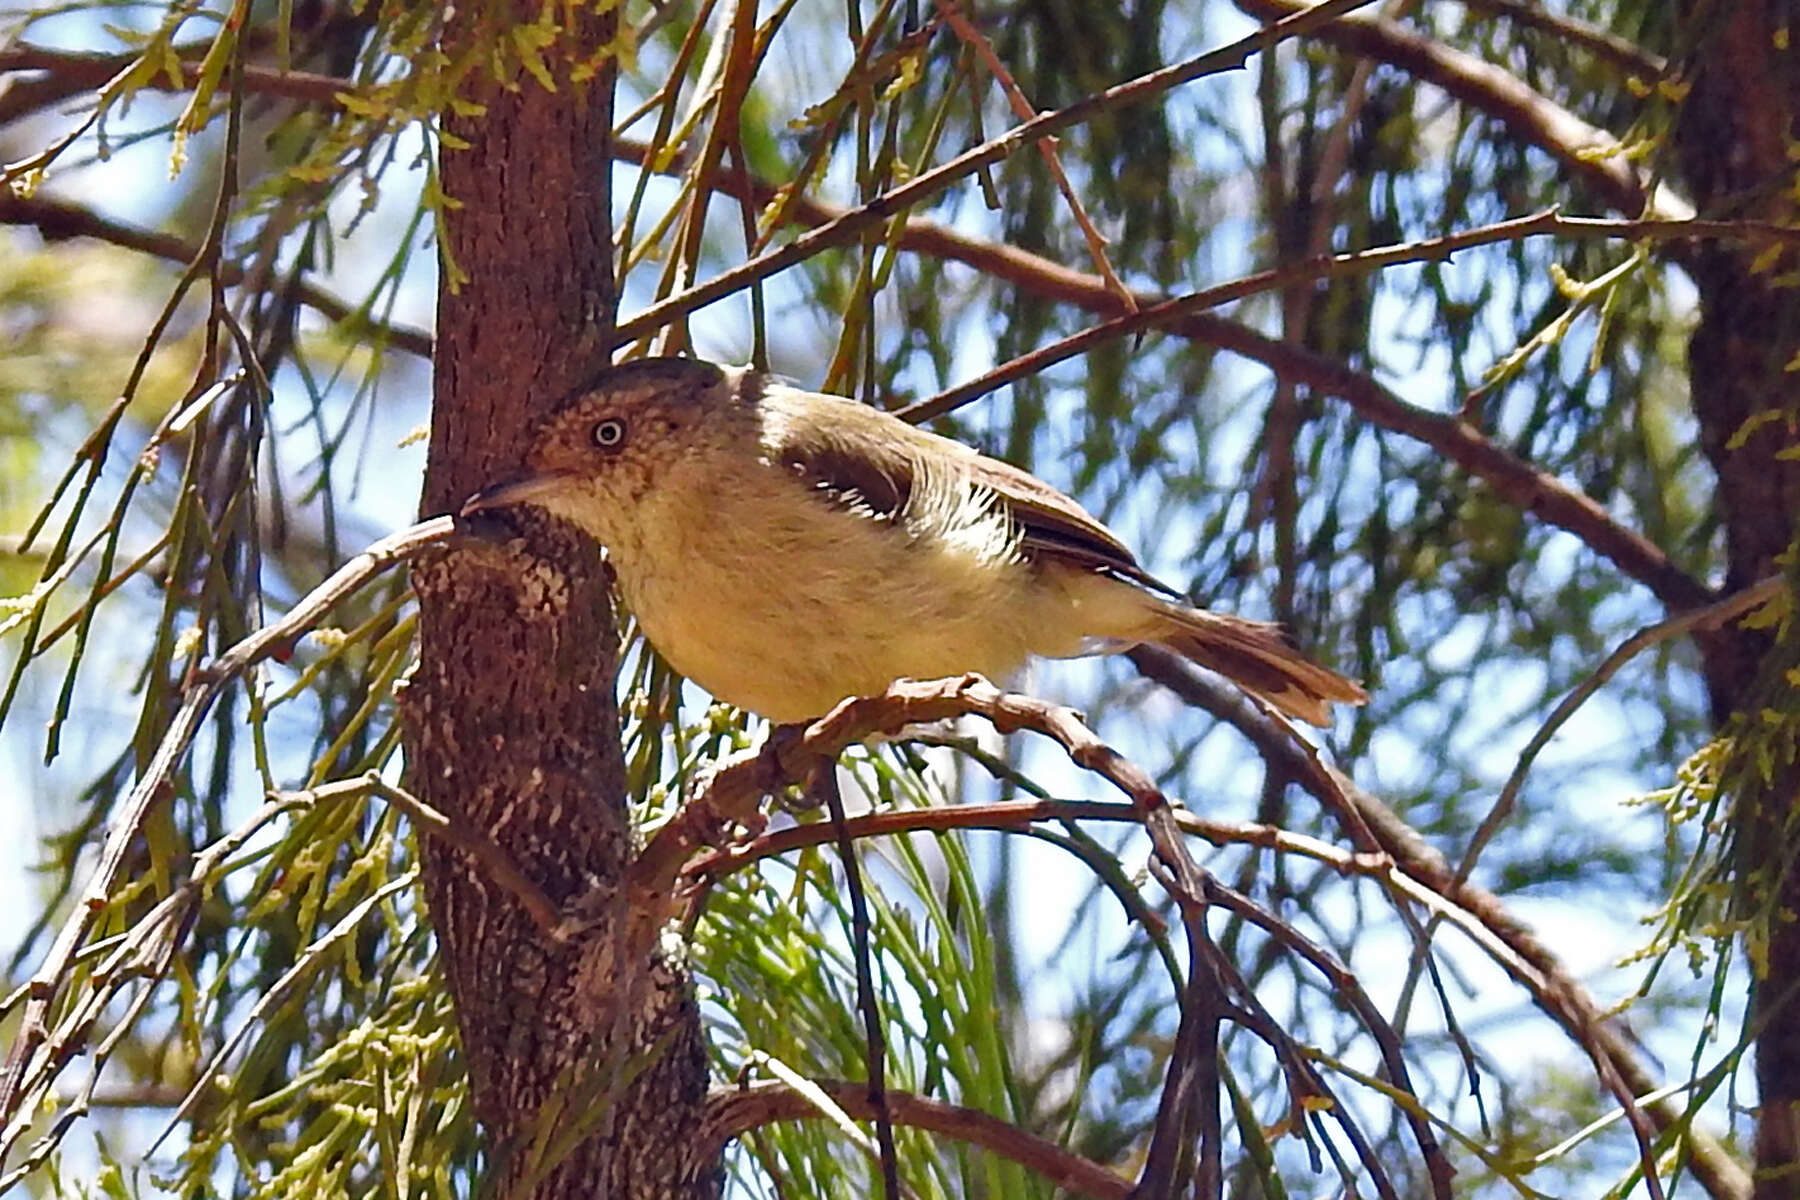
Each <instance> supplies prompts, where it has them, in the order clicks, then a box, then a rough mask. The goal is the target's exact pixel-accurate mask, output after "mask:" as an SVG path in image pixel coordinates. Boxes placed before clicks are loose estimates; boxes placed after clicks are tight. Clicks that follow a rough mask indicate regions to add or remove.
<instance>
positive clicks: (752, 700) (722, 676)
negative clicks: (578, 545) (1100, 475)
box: [613, 466, 1033, 721]
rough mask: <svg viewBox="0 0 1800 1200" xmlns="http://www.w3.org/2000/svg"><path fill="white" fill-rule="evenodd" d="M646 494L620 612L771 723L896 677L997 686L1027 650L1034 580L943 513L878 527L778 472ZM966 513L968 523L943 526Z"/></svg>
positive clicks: (995, 540)
mask: <svg viewBox="0 0 1800 1200" xmlns="http://www.w3.org/2000/svg"><path fill="white" fill-rule="evenodd" d="M694 482H695V485H696V486H694V487H693V488H692V489H691V490H689V491H687V493H686V494H685V495H675V494H671V493H669V492H667V491H665V492H664V494H662V495H661V496H656V497H646V498H645V500H644V502H643V503H642V504H641V505H640V506H638V510H637V511H638V514H639V517H640V518H641V519H640V520H639V521H638V522H637V527H636V528H635V529H634V530H633V534H634V536H632V537H629V538H622V539H619V543H618V544H616V545H615V546H614V547H613V557H614V566H615V569H616V570H617V572H618V576H619V581H620V586H621V590H622V592H623V594H624V598H625V601H626V603H627V605H628V606H629V607H630V608H631V610H632V611H633V613H634V614H635V615H636V616H637V618H638V622H639V624H640V625H641V626H642V627H643V630H644V633H645V635H646V636H647V637H648V638H649V639H650V642H651V644H652V645H653V646H655V647H656V649H657V651H658V652H659V653H660V654H661V655H662V656H663V657H664V658H665V659H667V660H668V661H669V663H670V665H672V666H673V667H674V668H675V669H676V670H677V671H679V672H681V673H682V674H683V675H685V676H687V677H688V678H689V679H692V680H693V681H694V682H696V683H698V684H700V686H702V687H704V688H706V689H707V690H708V691H710V692H712V693H713V694H714V695H715V696H717V697H719V698H720V699H722V700H725V701H727V702H729V703H732V704H736V705H738V706H740V707H743V708H747V709H750V710H752V711H754V712H757V713H760V714H762V715H764V716H766V717H769V718H770V719H772V720H776V721H795V720H801V719H804V718H807V717H813V716H817V715H819V714H821V713H823V712H825V711H826V710H828V709H829V708H830V707H831V706H832V705H834V704H835V703H836V702H837V701H839V700H841V699H843V698H844V697H845V696H850V695H865V694H871V693H875V692H879V691H881V690H883V689H884V688H886V687H887V685H888V684H889V683H891V682H892V681H893V680H895V679H897V678H900V677H902V676H911V677H916V678H933V677H937V676H942V675H953V674H958V673H961V672H964V671H981V672H984V673H987V674H992V675H997V676H1004V675H1007V674H1010V673H1011V672H1012V671H1014V670H1015V669H1017V668H1018V667H1019V666H1020V665H1021V664H1022V663H1023V661H1024V659H1025V656H1026V653H1027V651H1028V649H1029V647H1030V641H1031V632H1030V626H1031V624H1032V621H1033V614H1032V613H1031V611H1030V608H1031V603H1030V601H1031V598H1032V590H1031V583H1032V572H1031V568H1030V567H1029V566H1027V565H1026V564H1024V563H1023V562H1022V561H1020V559H1019V558H1018V557H1017V555H1016V554H1014V553H1013V552H1012V548H1011V546H1010V544H1009V543H1008V541H1007V539H1005V538H1004V537H1000V536H995V535H994V534H993V533H991V532H984V531H983V530H982V529H980V528H976V527H974V526H973V525H972V524H971V523H970V522H971V521H972V520H973V519H974V517H973V516H969V514H974V515H975V516H979V513H978V506H976V507H969V506H962V508H960V509H959V508H957V506H949V507H945V506H940V510H939V511H938V512H937V513H936V515H935V517H934V520H935V524H932V523H926V524H923V525H921V524H917V523H908V522H907V521H906V520H904V519H894V518H889V519H880V518H876V517H872V516H870V515H868V514H867V513H866V512H858V511H856V510H854V509H850V508H846V507H844V506H843V505H841V504H838V503H833V502H831V501H830V500H828V499H827V498H824V497H822V496H819V495H814V494H811V493H809V492H808V491H807V490H805V489H804V488H803V487H800V486H796V482H797V481H795V480H794V479H793V478H791V477H790V476H786V475H785V474H783V473H782V472H781V471H780V469H779V468H778V467H772V466H770V467H761V466H759V467H758V468H755V469H751V470H747V471H741V472H732V473H730V474H729V475H728V476H726V477H724V478H717V479H712V480H709V481H699V480H696V481H694ZM957 511H962V512H964V514H965V516H969V519H966V520H965V519H962V518H958V517H954V516H946V515H945V513H946V512H957Z"/></svg>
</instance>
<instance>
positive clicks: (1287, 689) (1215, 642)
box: [1145, 601, 1369, 726]
mask: <svg viewBox="0 0 1800 1200" xmlns="http://www.w3.org/2000/svg"><path fill="white" fill-rule="evenodd" d="M1157 609H1158V613H1159V616H1160V618H1161V619H1160V620H1159V621H1158V622H1157V627H1156V629H1155V631H1154V632H1153V633H1152V634H1151V635H1150V636H1149V637H1148V638H1146V639H1145V640H1146V641H1150V642H1154V643H1156V644H1157V645H1159V646H1166V647H1167V648H1168V649H1170V650H1173V651H1175V652H1176V653H1177V654H1180V655H1182V656H1183V657H1185V658H1190V659H1192V660H1194V661H1195V662H1197V663H1199V664H1200V665H1201V666H1203V667H1205V668H1207V669H1208V670H1211V671H1217V672H1218V673H1219V674H1221V675H1224V676H1226V677H1227V678H1229V679H1231V680H1232V681H1233V682H1235V683H1237V684H1238V685H1239V686H1240V687H1242V688H1244V689H1245V690H1246V691H1249V692H1253V693H1255V694H1256V695H1257V696H1259V697H1261V698H1262V699H1264V700H1266V701H1268V703H1269V704H1271V705H1273V706H1274V707H1275V708H1278V709H1280V710H1281V711H1282V712H1284V713H1286V714H1287V715H1288V716H1290V717H1298V718H1299V719H1300V720H1302V721H1308V722H1311V723H1312V724H1314V725H1320V726H1328V725H1330V724H1331V711H1330V709H1329V708H1328V707H1327V706H1328V705H1329V704H1331V703H1332V702H1333V701H1336V702H1339V703H1343V704H1362V703H1364V702H1365V701H1367V700H1368V698H1369V694H1368V693H1367V692H1365V691H1363V689H1362V687H1361V685H1360V684H1358V683H1356V682H1355V681H1354V680H1350V679H1346V678H1344V677H1343V676H1342V675H1339V674H1338V673H1337V672H1336V671H1330V670H1327V669H1326V668H1324V667H1321V666H1319V665H1318V664H1317V663H1314V662H1309V661H1307V660H1306V659H1305V658H1304V657H1302V656H1301V654H1300V652H1299V651H1298V650H1296V649H1294V647H1293V646H1292V644H1290V643H1289V641H1288V639H1287V635H1286V634H1285V633H1284V632H1283V631H1282V628H1281V626H1279V625H1274V624H1271V623H1269V622H1267V621H1251V620H1246V619H1245V618H1243V617H1232V616H1224V615H1221V614H1219V613H1212V612H1207V611H1205V610H1204V609H1197V608H1188V607H1186V606H1185V605H1180V604H1169V603H1167V602H1164V601H1158V602H1157Z"/></svg>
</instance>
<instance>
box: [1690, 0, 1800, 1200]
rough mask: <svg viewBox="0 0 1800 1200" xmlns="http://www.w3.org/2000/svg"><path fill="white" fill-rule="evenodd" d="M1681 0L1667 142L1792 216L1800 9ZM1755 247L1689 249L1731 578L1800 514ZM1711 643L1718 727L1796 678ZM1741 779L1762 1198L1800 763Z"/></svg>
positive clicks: (1757, 640) (1778, 701)
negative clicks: (1688, 40)
mask: <svg viewBox="0 0 1800 1200" xmlns="http://www.w3.org/2000/svg"><path fill="white" fill-rule="evenodd" d="M1685 7H1686V10H1687V11H1686V13H1685V16H1686V17H1687V19H1688V20H1689V21H1693V22H1696V23H1698V24H1699V25H1701V26H1702V27H1703V32H1701V33H1699V34H1697V35H1696V36H1698V37H1700V38H1701V41H1700V43H1699V57H1700V62H1699V63H1698V69H1697V70H1696V71H1695V72H1694V74H1693V75H1692V76H1691V78H1692V80H1693V88H1692V91H1691V92H1690V93H1689V95H1688V97H1687V98H1686V100H1685V102H1684V104H1683V106H1682V118H1681V124H1680V126H1679V128H1678V130H1677V138H1678V149H1679V151H1680V155H1681V163H1682V167H1683V171H1684V174H1685V176H1686V178H1687V182H1688V185H1689V188H1690V190H1691V192H1692V194H1693V199H1694V202H1695V204H1696V206H1697V207H1698V209H1699V212H1700V215H1701V216H1705V217H1716V218H1734V217H1737V218H1741V217H1749V218H1757V219H1762V220H1768V221H1779V222H1781V223H1783V224H1792V223H1793V222H1794V219H1795V206H1794V202H1793V191H1792V184H1793V179H1794V164H1793V159H1792V155H1791V147H1792V144H1793V143H1792V138H1793V134H1794V130H1795V128H1796V125H1795V119H1796V116H1797V115H1800V63H1797V62H1796V59H1795V54H1794V51H1793V50H1791V49H1786V48H1784V46H1785V39H1786V36H1787V35H1788V33H1789V32H1790V31H1791V30H1793V29H1794V28H1795V26H1796V18H1797V17H1800V9H1797V7H1796V6H1795V5H1794V4H1792V3H1783V2H1782V0H1732V2H1731V3H1727V4H1723V5H1718V4H1713V3H1709V2H1706V0H1690V2H1689V3H1688V4H1687V5H1686V6H1685ZM1702 18H1704V20H1701V19H1702ZM1756 250H1757V248H1756V247H1749V248H1745V247H1744V246H1743V245H1741V244H1737V245H1733V244H1723V243H1714V244H1708V245H1705V246H1701V247H1697V248H1696V249H1695V250H1693V251H1692V252H1691V254H1690V257H1689V259H1688V264H1689V269H1690V271H1691V273H1692V274H1693V277H1694V280H1695V282H1696V283H1697V284H1698V286H1699V289H1700V302H1701V318H1700V324H1699V326H1698V327H1697V328H1696V330H1695V332H1694V336H1693V339H1692V341H1691V343H1690V345H1689V374H1690V378H1691V392H1692V396H1693V405H1694V413H1695V416H1696V417H1697V418H1698V419H1699V421H1700V426H1701V438H1702V442H1703V445H1704V447H1705V449H1706V453H1707V456H1708V457H1709V459H1710V460H1711V461H1712V464H1713V467H1714V469H1715V471H1716V472H1717V473H1718V481H1719V493H1718V509H1719V514H1720V518H1721V520H1722V522H1723V524H1724V529H1725V537H1726V551H1727V555H1728V565H1727V579H1726V586H1727V588H1728V589H1736V588H1739V587H1742V586H1744V585H1746V584H1748V583H1751V582H1753V581H1755V580H1756V579H1758V578H1760V577H1762V576H1764V575H1767V574H1768V573H1769V572H1771V571H1773V570H1775V569H1776V568H1777V561H1776V560H1777V556H1779V555H1781V554H1783V553H1784V552H1785V551H1787V550H1788V548H1789V547H1790V546H1791V545H1792V544H1793V541H1794V517H1795V514H1797V513H1800V462H1796V461H1793V460H1792V459H1788V458H1784V457H1783V453H1784V452H1785V451H1790V450H1791V449H1792V447H1793V446H1794V444H1795V437H1794V425H1795V409H1794V405H1793V395H1794V387H1795V376H1794V375H1793V374H1792V373H1790V372H1789V371H1788V370H1787V369H1786V368H1787V364H1788V363H1789V362H1790V361H1791V360H1792V359H1793V357H1794V355H1795V353H1796V351H1800V291H1796V288H1795V285H1794V284H1793V283H1792V282H1791V280H1784V278H1783V276H1791V275H1792V272H1793V271H1794V268H1795V266H1796V256H1795V255H1794V253H1793V252H1792V251H1791V250H1790V251H1788V252H1786V253H1785V254H1784V255H1783V257H1782V258H1781V260H1780V261H1779V263H1776V264H1768V263H1765V264H1762V266H1763V269H1762V270H1752V264H1753V262H1754V261H1755V256H1756ZM1705 648H1706V653H1707V667H1708V670H1707V675H1708V680H1709V683H1710V685H1711V689H1712V697H1713V708H1714V712H1715V714H1716V716H1717V718H1718V720H1719V721H1720V722H1721V724H1722V723H1723V722H1724V721H1725V720H1726V719H1727V718H1728V717H1729V716H1730V715H1731V714H1733V713H1736V712H1740V711H1752V710H1759V709H1762V708H1764V707H1773V708H1775V709H1776V710H1777V711H1786V710H1789V709H1791V697H1792V694H1793V688H1792V685H1791V684H1789V683H1788V682H1787V680H1786V679H1784V678H1782V677H1781V676H1782V672H1780V671H1778V670H1775V669H1773V667H1774V665H1775V664H1776V662H1777V659H1776V657H1774V656H1772V652H1773V651H1775V650H1776V649H1777V648H1776V647H1775V646H1774V645H1773V642H1772V639H1771V638H1770V636H1769V635H1768V634H1767V633H1766V632H1764V631H1761V630H1743V629H1733V630H1727V631H1723V632H1722V633H1721V634H1720V635H1719V636H1717V637H1714V638H1710V639H1708V640H1707V642H1706V643H1705ZM1788 653H1789V652H1787V651H1785V650H1783V651H1782V655H1781V656H1782V657H1786V656H1787V655H1788ZM1789 719H1790V720H1791V719H1792V718H1791V717H1790V718H1789ZM1744 774H1745V776H1746V777H1748V775H1749V773H1748V772H1745V773H1744ZM1746 782H1747V783H1748V786H1740V788H1739V791H1738V794H1737V795H1736V796H1735V797H1734V798H1733V802H1734V804H1735V806H1736V808H1735V813H1736V820H1735V826H1736V829H1735V832H1736V838H1737V845H1738V851H1739V853H1738V864H1737V868H1738V871H1739V872H1740V878H1741V880H1742V883H1743V886H1742V888H1741V896H1742V901H1743V904H1744V913H1745V915H1746V916H1750V917H1751V918H1752V920H1753V921H1756V922H1757V923H1758V924H1759V925H1760V924H1761V923H1762V918H1758V917H1757V916H1756V914H1758V913H1763V912H1767V913H1769V914H1770V915H1769V916H1767V918H1766V926H1765V927H1761V928H1758V929H1757V930H1755V931H1753V932H1752V934H1751V935H1750V936H1751V937H1752V939H1763V938H1766V948H1767V957H1766V958H1761V957H1760V956H1759V955H1756V954H1753V955H1752V956H1751V957H1752V967H1753V968H1754V969H1755V972H1756V977H1755V980H1754V982H1753V985H1752V993H1751V1021H1752V1026H1753V1028H1754V1029H1756V1030H1757V1034H1756V1077H1757V1087H1758V1092H1759V1098H1760V1105H1761V1109H1760V1114H1759V1117H1758V1121H1757V1138H1756V1163H1757V1185H1756V1195H1757V1197H1758V1200H1774V1198H1776V1197H1793V1196H1796V1195H1800V1176H1797V1175H1796V1173H1795V1172H1796V1171H1800V995H1796V993H1795V983H1796V981H1800V922H1797V921H1796V919H1795V914H1796V913H1800V872H1796V870H1795V869H1794V865H1793V863H1794V858H1795V855H1794V848H1795V846H1796V837H1795V828H1794V826H1795V821H1794V817H1795V806H1794V803H1793V797H1794V795H1795V787H1796V784H1800V767H1797V765H1796V764H1794V763H1792V762H1786V763H1779V762H1778V763H1777V764H1776V766H1775V767H1774V770H1773V772H1772V778H1755V779H1747V780H1746Z"/></svg>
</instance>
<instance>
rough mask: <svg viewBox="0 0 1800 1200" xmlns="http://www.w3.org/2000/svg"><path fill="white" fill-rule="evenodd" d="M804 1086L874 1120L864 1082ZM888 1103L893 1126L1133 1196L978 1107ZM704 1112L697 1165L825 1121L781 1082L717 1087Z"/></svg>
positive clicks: (1100, 1192)
mask: <svg viewBox="0 0 1800 1200" xmlns="http://www.w3.org/2000/svg"><path fill="white" fill-rule="evenodd" d="M810 1082H811V1083H812V1086H814V1087H816V1088H818V1089H819V1090H820V1091H822V1092H824V1093H825V1094H826V1095H827V1096H829V1097H830V1098H831V1102H832V1103H833V1104H835V1105H837V1106H838V1107H839V1108H841V1109H843V1110H844V1111H845V1112H846V1113H848V1114H850V1116H852V1117H854V1118H856V1119H857V1120H859V1121H871V1120H874V1118H875V1110H874V1106H873V1105H872V1104H870V1102H869V1096H868V1089H867V1088H866V1087H865V1086H864V1085H862V1084H860V1083H847V1082H844V1081H842V1080H830V1079H815V1080H812V1081H810ZM887 1100H888V1107H889V1109H890V1110H891V1111H892V1113H893V1117H894V1121H895V1123H896V1124H899V1125H909V1126H911V1127H913V1128H914V1129H924V1130H929V1131H930V1132H932V1133H942V1134H946V1135H948V1136H950V1137H953V1138H955V1139H957V1140H958V1141H962V1142H967V1143H969V1144H970V1145H971V1146H980V1147H981V1148H982V1149H983V1150H986V1151H988V1152H990V1153H992V1154H998V1155H1000V1156H1001V1157H1002V1158H1006V1159H1010V1160H1011V1161H1013V1162H1016V1163H1018V1164H1019V1165H1021V1166H1023V1167H1027V1168H1029V1169H1030V1170H1032V1171H1035V1172H1037V1173H1038V1174H1039V1175H1041V1176H1043V1177H1044V1178H1045V1179H1048V1180H1050V1182H1052V1183H1054V1184H1055V1185H1056V1186H1057V1187H1059V1188H1064V1189H1067V1190H1068V1191H1072V1192H1076V1193H1078V1194H1080V1195H1083V1196H1093V1197H1096V1198H1097V1200H1127V1197H1129V1196H1130V1195H1131V1194H1132V1183H1131V1180H1129V1179H1126V1178H1124V1177H1122V1176H1119V1175H1115V1174H1113V1172H1111V1171H1109V1170H1107V1169H1106V1168H1105V1167H1103V1166H1101V1165H1099V1164H1098V1163H1095V1162H1090V1161H1089V1160H1088V1159H1085V1158H1082V1157H1081V1156H1080V1155H1077V1154H1071V1153H1069V1152H1068V1151H1067V1150H1064V1149H1063V1148H1062V1147H1061V1146H1058V1145H1056V1144H1055V1143H1054V1142H1050V1141H1047V1140H1045V1139H1044V1138H1041V1137H1038V1136H1037V1135H1036V1134H1033V1133H1027V1132H1026V1131H1025V1130H1023V1129H1020V1128H1019V1127H1018V1126H1016V1125H1013V1124H1011V1123H1010V1122H1007V1121H1003V1120H1001V1119H1000V1118H999V1117H996V1116H992V1115H991V1114H989V1113H984V1112H982V1111H981V1110H980V1109H975V1108H964V1107H963V1106H961V1105H958V1104H946V1103H945V1102H943V1101H942V1100H931V1099H928V1098H926V1097H924V1096H916V1095H914V1094H912V1093H911V1092H896V1091H893V1090H889V1092H888V1093H887ZM706 1107H707V1115H706V1122H705V1128H706V1131H707V1140H706V1142H705V1144H703V1145H701V1146H700V1147H698V1148H697V1150H696V1157H697V1159H698V1161H706V1160H707V1159H709V1158H711V1157H714V1156H716V1155H718V1154H719V1153H720V1152H721V1151H723V1150H724V1148H725V1143H727V1142H729V1141H731V1140H732V1139H733V1138H736V1137H740V1136H742V1135H743V1134H745V1133H748V1132H749V1131H750V1130H752V1129H756V1128H758V1127H759V1126H763V1125H768V1124H771V1123H773V1122H775V1121H804V1120H809V1119H813V1118H822V1117H824V1116H826V1114H825V1113H823V1112H821V1111H820V1110H819V1108H818V1106H817V1105H815V1104H814V1103H813V1102H812V1101H811V1100H809V1099H807V1097H805V1096H803V1095H802V1094H801V1093H800V1092H799V1091H797V1090H795V1089H794V1088H792V1087H789V1086H788V1085H787V1084H785V1083H756V1084H751V1085H750V1086H749V1087H743V1088H729V1089H726V1088H720V1089H717V1090H715V1091H714V1092H713V1093H712V1095H711V1096H709V1097H708V1098H707V1105H706Z"/></svg>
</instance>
